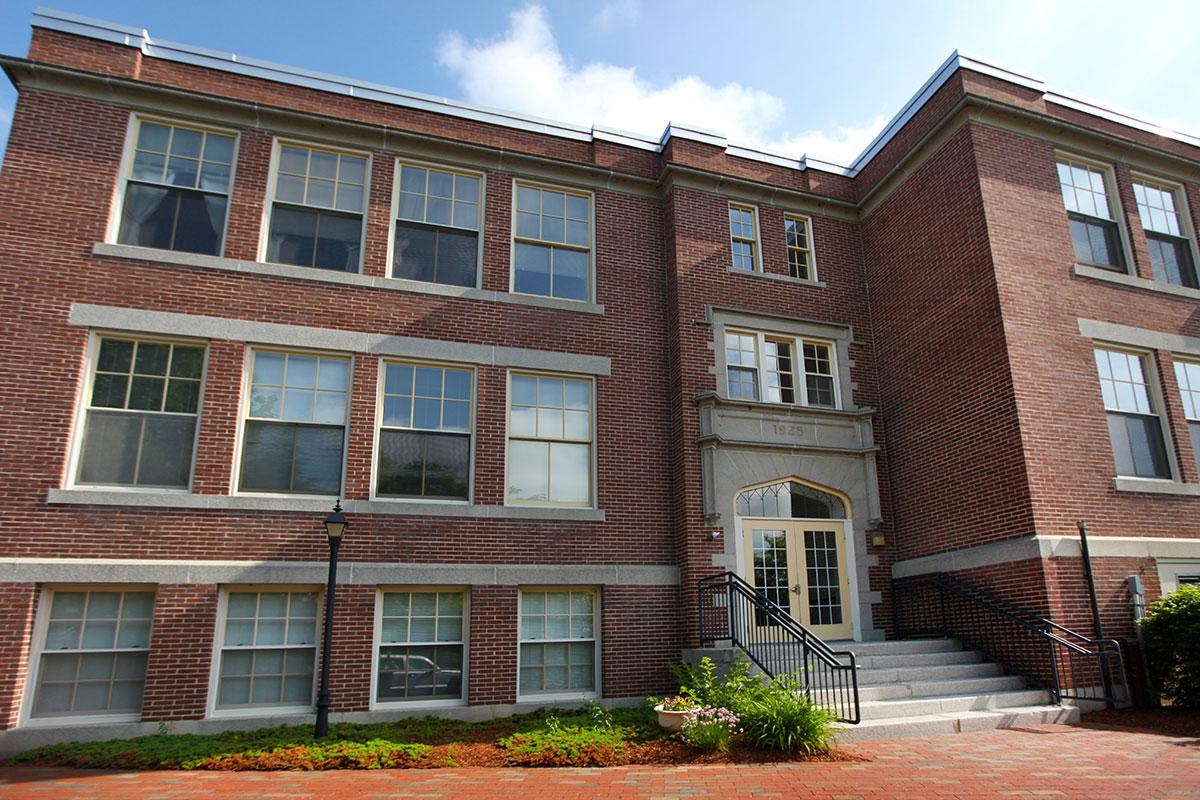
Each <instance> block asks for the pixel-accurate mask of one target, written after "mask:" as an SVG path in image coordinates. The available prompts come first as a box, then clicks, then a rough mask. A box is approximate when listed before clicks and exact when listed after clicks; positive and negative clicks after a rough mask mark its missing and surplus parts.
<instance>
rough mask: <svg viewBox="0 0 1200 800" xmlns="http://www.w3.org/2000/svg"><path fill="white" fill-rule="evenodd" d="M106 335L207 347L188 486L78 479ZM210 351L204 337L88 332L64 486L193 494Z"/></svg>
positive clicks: (131, 491) (143, 492)
mask: <svg viewBox="0 0 1200 800" xmlns="http://www.w3.org/2000/svg"><path fill="white" fill-rule="evenodd" d="M104 338H110V339H125V340H131V341H138V342H156V343H161V344H181V345H184V346H195V347H202V348H204V363H203V365H202V366H201V373H200V396H199V397H198V398H197V400H196V432H195V434H194V435H193V437H192V463H191V466H190V467H189V469H188V485H187V488H186V489H171V488H163V487H154V486H111V485H108V484H92V483H79V482H78V481H77V480H76V476H77V475H78V474H79V459H80V458H81V456H82V453H83V432H84V429H85V428H86V426H87V414H88V408H89V407H90V406H91V397H92V386H93V384H94V382H95V380H96V366H97V364H98V363H99V360H100V340H101V339H104ZM210 352H211V348H210V347H209V342H208V341H207V340H205V339H189V338H186V337H169V338H168V337H163V336H158V335H155V334H140V333H136V332H129V331H110V330H95V329H93V330H91V331H89V332H88V343H87V355H86V360H85V362H84V366H83V369H84V379H83V380H82V381H80V383H79V388H80V391H79V395H78V397H77V398H76V403H75V421H74V423H73V424H72V426H71V448H70V451H69V453H68V456H67V473H66V475H65V476H64V480H63V487H64V488H66V489H85V490H89V491H93V490H99V491H104V492H128V493H131V494H191V493H192V491H193V487H194V485H195V481H196V456H197V451H198V450H199V449H200V422H201V417H202V416H203V414H204V393H205V390H206V388H207V386H206V385H207V383H208V359H209V355H210Z"/></svg>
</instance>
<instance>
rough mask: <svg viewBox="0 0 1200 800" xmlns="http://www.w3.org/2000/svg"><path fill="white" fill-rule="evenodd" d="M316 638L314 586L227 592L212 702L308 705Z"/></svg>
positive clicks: (231, 705)
mask: <svg viewBox="0 0 1200 800" xmlns="http://www.w3.org/2000/svg"><path fill="white" fill-rule="evenodd" d="M316 643H317V593H316V592H304V591H300V592H288V591H265V592H257V591H229V592H227V593H226V594H225V614H224V620H223V625H222V629H221V635H220V655H219V663H218V666H217V687H216V708H217V709H218V710H230V709H238V708H251V707H261V706H282V707H299V708H307V707H309V706H311V705H312V702H313V667H314V665H315V663H316V654H317V646H316Z"/></svg>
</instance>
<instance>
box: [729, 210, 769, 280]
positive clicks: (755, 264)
mask: <svg viewBox="0 0 1200 800" xmlns="http://www.w3.org/2000/svg"><path fill="white" fill-rule="evenodd" d="M729 242H730V247H731V248H732V251H733V252H732V255H733V269H735V270H737V271H739V272H756V271H759V270H761V269H762V266H761V265H760V264H759V260H758V210H757V209H756V208H755V207H754V206H743V205H739V204H737V203H730V204H729Z"/></svg>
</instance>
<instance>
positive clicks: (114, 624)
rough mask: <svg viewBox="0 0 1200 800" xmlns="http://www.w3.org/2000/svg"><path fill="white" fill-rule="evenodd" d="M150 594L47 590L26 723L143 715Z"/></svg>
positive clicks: (125, 591) (151, 606)
mask: <svg viewBox="0 0 1200 800" xmlns="http://www.w3.org/2000/svg"><path fill="white" fill-rule="evenodd" d="M153 616H154V592H153V591H149V590H122V589H99V588H78V589H76V588H47V589H46V590H45V591H44V592H43V595H42V610H41V612H40V614H39V624H38V626H37V632H36V634H35V637H36V638H35V648H34V659H33V661H34V663H33V665H32V672H31V674H32V676H33V681H32V686H33V692H32V698H31V699H30V700H29V705H28V708H29V718H30V719H31V720H37V719H42V718H64V717H86V718H94V717H101V716H104V717H108V716H114V717H128V718H134V719H136V718H137V717H138V716H139V715H140V714H141V710H142V694H143V691H144V689H145V685H146V659H147V655H148V653H149V650H150V627H151V621H152V618H153Z"/></svg>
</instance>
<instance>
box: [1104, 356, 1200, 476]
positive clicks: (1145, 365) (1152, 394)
mask: <svg viewBox="0 0 1200 800" xmlns="http://www.w3.org/2000/svg"><path fill="white" fill-rule="evenodd" d="M1097 350H1108V351H1111V352H1115V353H1125V354H1126V355H1132V356H1137V357H1138V358H1140V359H1141V360H1142V369H1143V370H1144V371H1145V375H1146V394H1147V396H1148V397H1149V398H1150V406H1151V411H1152V412H1153V416H1154V417H1155V418H1156V419H1158V429H1159V432H1160V433H1161V434H1162V444H1163V449H1164V450H1165V451H1166V458H1167V471H1168V472H1169V473H1170V474H1169V475H1167V476H1166V477H1162V478H1156V477H1150V476H1142V475H1121V474H1120V473H1118V472H1117V470H1116V458H1117V456H1116V453H1115V452H1114V451H1113V447H1112V437H1111V436H1110V435H1109V434H1108V431H1107V427H1108V415H1109V414H1110V413H1112V414H1128V413H1133V412H1126V411H1120V410H1117V409H1109V408H1108V407H1107V406H1106V405H1105V404H1104V395H1103V392H1102V390H1101V388H1100V384H1101V380H1102V378H1101V377H1100V374H1099V371H1098V370H1097V369H1096V363H1095V351H1097ZM1091 367H1092V372H1093V374H1095V376H1096V384H1095V385H1096V391H1097V392H1100V393H1101V394H1100V410H1101V412H1103V414H1104V421H1105V428H1106V430H1105V436H1106V438H1108V439H1109V447H1108V449H1109V453H1110V454H1111V455H1112V458H1113V479H1114V481H1115V483H1114V486H1116V487H1117V489H1118V491H1120V490H1122V487H1123V485H1124V486H1130V485H1136V483H1143V484H1145V485H1163V484H1171V483H1175V484H1181V483H1182V482H1181V481H1180V479H1179V464H1178V463H1177V462H1176V460H1175V448H1174V447H1173V446H1172V445H1173V443H1174V436H1173V435H1172V431H1171V427H1170V425H1168V424H1167V418H1166V414H1165V413H1164V409H1165V408H1166V403H1165V400H1166V398H1165V397H1164V395H1163V387H1162V381H1161V380H1159V370H1158V360H1157V359H1156V358H1155V353H1154V351H1152V350H1142V349H1139V348H1136V347H1130V346H1129V345H1127V344H1120V343H1117V342H1108V341H1093V342H1092V364H1091ZM1172 377H1174V372H1172ZM1129 491H1137V489H1129Z"/></svg>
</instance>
